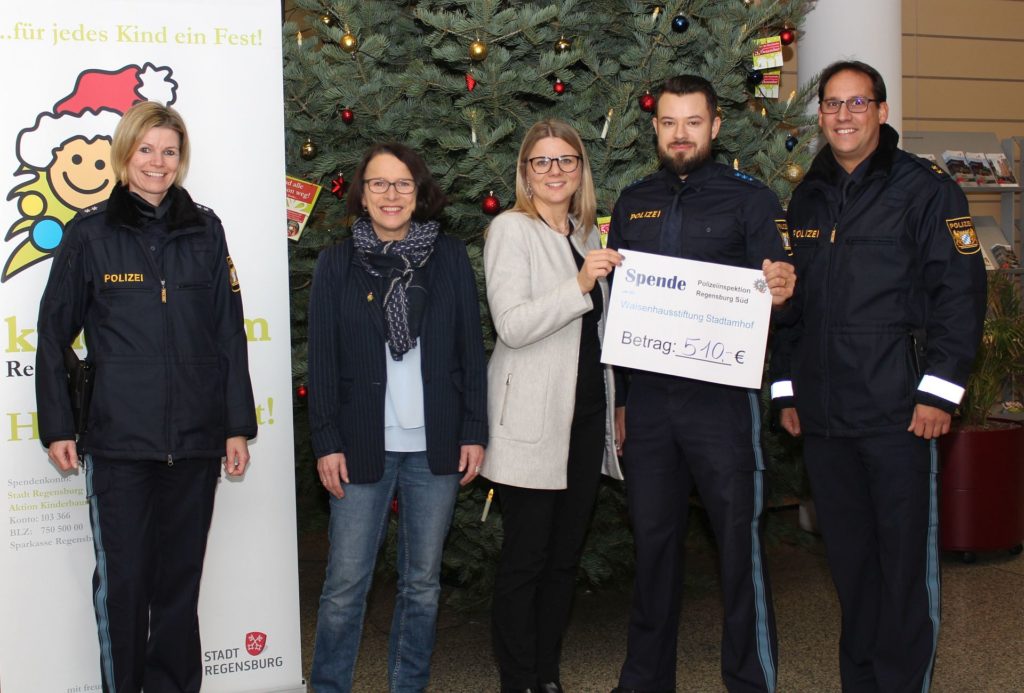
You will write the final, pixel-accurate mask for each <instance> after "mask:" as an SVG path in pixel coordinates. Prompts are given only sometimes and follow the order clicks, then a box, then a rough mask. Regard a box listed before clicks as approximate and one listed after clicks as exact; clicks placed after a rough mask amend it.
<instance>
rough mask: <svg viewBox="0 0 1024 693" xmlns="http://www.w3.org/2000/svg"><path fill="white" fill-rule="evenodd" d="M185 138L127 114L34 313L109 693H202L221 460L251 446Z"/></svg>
mask: <svg viewBox="0 0 1024 693" xmlns="http://www.w3.org/2000/svg"><path fill="white" fill-rule="evenodd" d="M188 158H189V144H188V134H187V132H186V130H185V124H184V122H183V121H182V119H181V116H179V115H178V113H177V112H176V111H174V110H173V109H171V108H168V107H166V106H162V105H160V104H157V103H154V102H142V103H139V104H136V105H135V106H133V107H132V108H131V109H129V110H128V112H127V113H125V115H124V118H122V120H121V122H120V123H119V124H118V127H117V130H116V131H115V133H114V139H113V143H112V146H111V163H112V166H113V169H114V173H115V174H116V176H117V179H118V181H119V182H118V183H117V185H116V186H115V187H114V189H113V190H112V191H111V193H110V198H109V199H108V200H107V201H106V202H104V203H101V204H99V205H97V206H95V207H91V208H88V209H85V210H83V211H82V212H81V213H80V214H79V215H78V216H77V217H76V218H75V219H74V220H72V222H71V223H70V224H69V225H68V227H67V229H66V233H65V236H64V240H63V243H62V245H61V247H60V249H59V250H58V252H57V255H56V257H55V259H54V261H53V266H52V267H51V270H50V278H49V281H48V282H47V285H46V290H45V292H44V293H43V298H42V303H41V305H40V309H39V349H38V352H37V355H36V364H37V374H36V396H37V400H38V401H37V404H38V409H39V433H40V437H41V439H42V441H43V444H44V445H46V446H48V449H49V457H50V459H51V461H52V462H53V463H54V464H56V465H57V467H58V468H60V469H61V470H62V471H65V472H67V471H70V470H71V469H73V468H74V467H77V465H78V456H79V455H80V454H81V455H84V460H85V468H86V485H87V489H88V494H89V504H90V519H91V521H92V531H93V543H94V545H95V549H96V572H95V573H94V574H93V589H94V602H95V607H96V622H97V625H98V630H99V639H100V659H101V671H102V678H103V689H104V690H105V691H106V690H117V691H138V690H140V689H141V688H143V687H144V688H145V690H146V691H147V693H154V692H157V691H198V690H199V687H200V684H201V681H202V672H201V663H200V652H201V648H200V643H199V619H198V616H197V603H198V600H199V580H200V576H201V573H202V568H203V557H204V554H205V551H206V537H207V533H208V531H209V527H210V518H211V516H212V514H213V498H214V491H215V490H216V487H217V480H218V476H219V467H220V460H221V458H225V461H224V464H225V467H226V469H227V472H228V474H231V475H235V476H238V475H241V474H242V473H244V471H245V467H246V464H247V463H248V461H249V453H248V448H247V443H246V440H247V439H248V438H252V437H253V436H255V435H256V418H255V409H254V406H253V395H252V386H251V384H250V382H249V370H248V359H247V355H246V340H245V333H244V331H243V324H242V300H241V295H240V293H239V285H238V279H237V275H236V274H235V270H234V266H233V265H232V262H231V258H230V256H229V255H228V250H227V244H226V242H225V239H224V229H223V228H222V226H221V223H220V220H219V219H218V218H217V217H216V215H214V213H213V212H211V211H210V210H209V209H206V208H205V207H201V206H199V205H197V204H196V203H194V202H193V201H192V199H191V198H190V197H189V195H188V193H187V192H185V190H184V189H182V188H181V187H179V185H180V183H181V181H182V179H183V178H184V177H185V173H186V170H187V168H188ZM83 327H84V330H85V342H86V344H87V345H88V350H89V360H90V361H91V362H92V363H93V364H94V365H95V369H96V376H95V390H94V393H93V397H92V402H91V407H90V411H89V416H88V420H87V426H86V428H87V431H86V432H85V433H84V434H83V435H82V437H81V438H80V440H79V447H76V443H75V429H74V423H73V417H72V411H71V402H70V398H69V396H68V392H67V385H66V382H67V377H66V375H65V370H64V361H63V352H64V350H65V348H66V347H67V346H68V345H69V344H71V341H72V340H73V339H74V338H75V336H76V335H77V334H78V332H79V330H81V329H82V328H83Z"/></svg>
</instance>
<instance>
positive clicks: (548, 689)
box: [537, 681, 565, 693]
mask: <svg viewBox="0 0 1024 693" xmlns="http://www.w3.org/2000/svg"><path fill="white" fill-rule="evenodd" d="M537 693H565V691H564V690H562V684H560V683H559V682H558V681H550V682H548V683H538V684H537Z"/></svg>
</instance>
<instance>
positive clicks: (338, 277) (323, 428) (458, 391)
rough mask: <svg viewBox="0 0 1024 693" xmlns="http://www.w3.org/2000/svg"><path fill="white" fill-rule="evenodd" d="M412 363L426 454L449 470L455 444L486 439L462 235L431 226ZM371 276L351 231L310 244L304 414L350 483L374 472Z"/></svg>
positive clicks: (376, 304) (482, 377) (379, 422)
mask: <svg viewBox="0 0 1024 693" xmlns="http://www.w3.org/2000/svg"><path fill="white" fill-rule="evenodd" d="M423 272H424V277H423V279H424V286H425V288H426V292H427V298H426V303H425V304H424V307H423V316H422V320H421V323H420V334H419V337H418V338H417V339H418V344H419V346H420V369H421V372H422V375H423V400H424V401H423V414H424V420H425V421H424V422H425V428H426V438H427V462H428V464H429V466H430V471H431V472H433V473H434V474H455V473H456V472H458V471H459V454H460V448H461V446H462V445H483V446H486V445H487V365H486V359H485V356H484V346H483V336H482V333H481V328H480V305H479V297H478V295H477V290H476V280H475V279H474V275H473V269H472V267H471V266H470V264H469V257H468V255H467V253H466V246H465V244H464V243H463V242H462V241H460V240H458V239H456V238H452V237H451V236H446V235H445V234H443V233H441V234H438V236H437V241H436V242H435V246H434V251H433V253H432V254H431V256H430V259H429V260H428V261H427V263H426V265H424V267H423ZM382 304H383V296H381V292H380V286H379V283H378V282H377V280H376V278H374V277H372V276H370V274H369V273H368V272H367V271H366V270H365V269H363V267H362V265H361V264H360V263H359V259H358V258H357V257H356V255H355V252H354V243H353V241H352V239H351V238H348V239H346V240H345V241H343V242H342V243H340V244H339V245H335V246H331V247H329V248H326V249H324V250H323V252H321V253H320V257H319V258H318V259H317V263H316V271H315V272H314V274H313V288H312V291H311V294H310V299H309V377H310V383H309V424H310V437H311V439H312V444H313V453H314V454H315V455H316V457H318V458H319V457H323V456H324V455H328V454H332V453H337V452H340V453H343V454H344V455H345V464H346V466H347V468H348V473H349V479H350V480H351V482H352V483H355V484H364V483H373V482H376V481H380V479H381V477H382V476H383V474H384V452H385V451H384V406H385V395H386V394H387V361H386V359H388V358H391V357H390V356H389V355H388V353H387V352H388V348H387V342H386V339H387V328H386V326H385V322H384V311H383V306H382Z"/></svg>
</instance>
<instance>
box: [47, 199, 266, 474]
mask: <svg viewBox="0 0 1024 693" xmlns="http://www.w3.org/2000/svg"><path fill="white" fill-rule="evenodd" d="M167 194H168V196H169V197H170V198H171V199H170V204H169V207H168V209H167V212H166V214H165V215H164V216H163V217H161V218H160V219H157V220H153V219H147V218H146V217H145V216H144V215H142V214H141V212H140V210H139V208H138V206H137V204H136V202H135V200H134V199H133V198H132V196H131V194H130V193H129V192H128V190H127V189H126V188H125V187H123V186H121V185H120V184H118V185H116V186H115V187H114V189H113V191H112V192H111V195H110V198H109V199H108V200H107V201H105V202H102V203H100V204H99V205H96V206H95V207H91V208H88V209H86V210H83V211H82V212H80V213H79V214H78V215H77V216H76V217H75V218H74V219H72V220H71V222H70V223H69V224H68V225H67V227H66V228H65V230H64V237H63V239H62V241H61V245H60V247H59V249H58V250H57V253H56V255H55V257H54V259H53V264H52V266H51V268H50V276H49V280H48V281H47V284H46V288H45V290H44V292H43V296H42V300H41V302H40V307H39V322H38V335H39V345H38V350H37V352H36V399H37V407H38V412H39V434H40V438H41V439H42V442H43V444H44V445H47V446H49V445H50V443H52V442H54V441H57V440H73V439H74V438H75V434H74V423H73V419H72V413H71V403H70V398H69V395H68V390H67V376H66V371H65V366H64V358H63V353H64V349H65V347H66V346H67V345H69V344H71V341H72V340H73V339H74V338H75V336H76V335H77V334H78V333H79V331H80V330H82V329H83V328H84V338H85V344H86V348H87V350H88V360H89V361H91V362H92V363H93V364H94V365H95V384H94V389H93V395H92V401H91V405H90V409H89V418H88V426H87V428H88V430H87V432H86V433H85V434H84V435H83V436H82V439H81V440H80V441H79V447H80V450H85V451H87V452H90V453H92V454H94V455H97V456H100V457H108V458H112V459H132V460H142V459H156V460H164V459H166V460H168V461H172V460H174V459H178V458H190V457H192V458H216V457H222V456H223V455H224V450H225V441H226V440H227V439H228V438H229V437H234V436H245V437H247V438H252V437H254V436H255V435H256V430H257V423H256V411H255V406H254V402H253V394H252V385H251V382H250V380H249V364H248V353H247V343H246V336H245V327H244V321H243V316H242V297H241V293H240V288H239V284H238V278H237V274H236V273H235V269H234V265H233V264H232V261H231V258H230V256H229V254H228V248H227V242H226V240H225V238H224V229H223V227H222V226H221V222H220V220H219V219H218V218H217V216H216V215H215V214H214V213H213V212H212V211H211V210H209V209H207V208H205V207H202V206H200V205H197V204H196V203H195V202H193V201H192V199H191V198H190V197H189V195H188V193H187V192H185V190H183V189H181V188H178V187H176V186H172V187H171V188H170V189H169V190H168V193H167ZM150 224H156V225H159V226H158V227H157V228H153V227H152V226H147V225H150ZM160 233H165V234H166V237H165V239H164V240H165V241H166V242H165V245H164V247H163V251H162V253H158V254H156V253H153V252H152V251H151V250H150V248H149V247H148V246H147V243H146V242H144V241H145V239H146V237H147V234H160Z"/></svg>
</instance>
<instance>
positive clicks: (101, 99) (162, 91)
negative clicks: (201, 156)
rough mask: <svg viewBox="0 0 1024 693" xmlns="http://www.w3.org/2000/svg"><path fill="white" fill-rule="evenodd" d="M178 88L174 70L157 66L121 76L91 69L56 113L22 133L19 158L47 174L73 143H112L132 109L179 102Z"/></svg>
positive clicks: (129, 69)
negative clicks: (145, 104)
mask: <svg viewBox="0 0 1024 693" xmlns="http://www.w3.org/2000/svg"><path fill="white" fill-rule="evenodd" d="M177 89H178V83H177V82H175V81H174V80H173V79H171V68H169V67H156V66H155V65H153V64H152V63H146V64H145V65H143V66H142V67H139V66H138V65H128V66H126V67H123V68H121V69H120V70H116V71H105V70H86V71H84V72H82V73H81V74H80V75H79V76H78V81H77V82H76V83H75V88H74V90H73V91H72V92H71V94H70V95H68V96H67V97H65V98H64V99H62V100H60V101H58V102H57V104H56V105H55V106H54V107H53V113H40V114H39V117H38V118H37V119H36V123H35V125H34V126H32V127H31V128H26V129H25V130H22V131H21V133H19V135H18V159H20V160H21V162H22V163H24V164H25V165H27V166H31V167H33V168H38V169H45V168H47V167H48V166H49V165H50V163H51V162H52V161H53V155H54V152H55V151H56V150H58V149H60V148H61V147H63V146H64V144H65V143H66V142H68V140H71V139H73V138H75V137H81V138H83V139H85V140H86V141H89V142H91V141H93V140H95V139H97V138H99V137H106V138H108V139H109V138H111V137H113V135H114V128H116V127H117V123H118V122H119V121H120V120H121V116H122V115H124V113H125V111H127V110H128V109H129V108H130V107H131V106H132V105H133V104H135V103H138V102H139V101H158V102H160V103H162V104H166V105H170V104H172V103H174V102H175V100H176V98H177V97H176V94H175V92H176V91H177Z"/></svg>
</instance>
